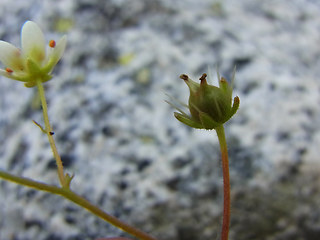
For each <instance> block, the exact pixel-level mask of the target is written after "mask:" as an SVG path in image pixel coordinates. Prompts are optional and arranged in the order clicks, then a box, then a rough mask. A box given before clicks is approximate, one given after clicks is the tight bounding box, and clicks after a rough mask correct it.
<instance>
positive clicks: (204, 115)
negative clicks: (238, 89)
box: [174, 73, 240, 130]
mask: <svg viewBox="0 0 320 240" xmlns="http://www.w3.org/2000/svg"><path fill="white" fill-rule="evenodd" d="M206 77H207V74H205V73H204V74H203V75H202V76H201V77H200V83H196V82H194V81H192V80H191V79H190V78H189V77H188V76H187V75H185V74H182V75H181V76H180V78H181V79H183V80H184V81H185V83H186V84H187V85H188V87H189V90H190V97H189V103H188V105H187V106H188V108H189V111H190V114H191V116H189V115H188V114H186V113H185V112H183V111H182V110H180V109H179V108H177V109H178V110H179V113H178V112H175V113H174V116H175V117H176V118H177V119H178V120H179V121H180V122H182V123H184V124H186V125H188V126H190V127H193V128H200V129H208V130H210V129H215V128H216V127H218V126H221V125H222V124H224V123H225V122H227V121H228V120H229V119H230V118H231V117H232V116H233V115H234V114H235V113H236V112H237V110H238V108H239V105H240V99H239V97H238V96H237V97H235V98H234V100H233V104H232V88H231V87H230V86H229V84H228V82H227V81H226V79H225V78H223V77H221V78H220V77H219V78H220V79H219V87H216V86H212V85H210V84H208V83H207V80H206Z"/></svg>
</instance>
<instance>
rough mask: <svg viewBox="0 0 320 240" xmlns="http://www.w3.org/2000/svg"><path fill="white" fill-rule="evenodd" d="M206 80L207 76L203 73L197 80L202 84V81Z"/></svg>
mask: <svg viewBox="0 0 320 240" xmlns="http://www.w3.org/2000/svg"><path fill="white" fill-rule="evenodd" d="M206 78H207V74H206V73H204V74H202V76H201V77H200V78H199V80H200V81H201V82H202V81H203V80H206Z"/></svg>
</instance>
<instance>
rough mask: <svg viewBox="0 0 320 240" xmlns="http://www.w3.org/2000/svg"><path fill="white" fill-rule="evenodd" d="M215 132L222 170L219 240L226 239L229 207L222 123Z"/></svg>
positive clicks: (225, 145)
mask: <svg viewBox="0 0 320 240" xmlns="http://www.w3.org/2000/svg"><path fill="white" fill-rule="evenodd" d="M216 132H217V135H218V139H219V144H220V150H221V158H222V172H223V220H222V230H221V240H228V237H229V225H230V208H231V201H230V177H229V160H228V148H227V142H226V137H225V133H224V127H223V125H221V126H219V127H217V128H216Z"/></svg>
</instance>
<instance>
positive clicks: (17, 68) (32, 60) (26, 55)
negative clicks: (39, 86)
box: [0, 21, 67, 87]
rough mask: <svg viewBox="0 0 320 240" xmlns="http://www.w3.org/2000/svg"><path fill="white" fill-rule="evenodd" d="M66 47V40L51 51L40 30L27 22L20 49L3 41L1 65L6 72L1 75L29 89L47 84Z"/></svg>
mask: <svg viewBox="0 0 320 240" xmlns="http://www.w3.org/2000/svg"><path fill="white" fill-rule="evenodd" d="M66 44H67V38H66V36H63V37H62V38H61V39H60V40H59V41H58V42H57V43H56V42H55V41H54V40H51V41H50V42H49V47H48V48H49V49H46V48H47V47H46V43H45V39H44V36H43V33H42V31H41V29H40V28H39V26H38V25H37V24H36V23H34V22H32V21H27V22H26V23H25V24H24V25H23V27H22V29H21V49H19V48H17V47H15V46H13V45H12V44H10V43H8V42H4V41H0V61H1V62H2V64H3V65H4V67H5V69H0V75H2V76H5V77H7V78H11V79H14V80H18V81H22V82H25V86H26V87H34V86H35V85H36V82H37V81H41V82H46V81H48V80H50V79H51V78H52V75H51V72H52V70H53V68H54V66H55V65H56V64H57V63H58V61H59V60H60V58H61V57H62V55H63V52H64V50H65V47H66Z"/></svg>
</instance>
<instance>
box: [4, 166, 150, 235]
mask: <svg viewBox="0 0 320 240" xmlns="http://www.w3.org/2000/svg"><path fill="white" fill-rule="evenodd" d="M0 178H3V179H5V180H8V181H11V182H14V183H17V184H20V185H24V186H27V187H31V188H34V189H37V190H41V191H45V192H49V193H52V194H56V195H60V196H62V197H64V198H66V199H68V200H70V201H71V202H74V203H75V204H77V205H79V206H81V207H83V208H85V209H87V210H88V211H89V212H91V213H93V214H94V215H96V216H98V217H100V218H102V219H103V220H105V221H106V222H108V223H110V224H112V225H114V226H115V227H117V228H120V229H122V230H123V231H125V232H127V233H129V234H131V235H133V236H135V237H137V238H138V239H141V240H156V238H154V237H152V236H150V235H149V234H147V233H145V232H142V231H140V230H138V229H136V228H134V227H132V226H130V225H128V224H126V223H124V222H122V221H120V220H119V219H117V218H115V217H113V216H111V215H109V214H108V213H106V212H104V211H103V210H102V209H100V208H99V207H97V206H95V205H94V204H92V203H90V202H89V201H88V200H86V199H85V198H83V197H81V196H80V195H78V194H76V193H74V192H73V191H71V190H70V189H68V188H63V187H56V186H53V185H48V184H45V183H41V182H37V181H34V180H31V179H29V178H24V177H18V176H15V175H13V174H10V173H7V172H4V171H1V170H0Z"/></svg>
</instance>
